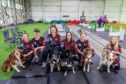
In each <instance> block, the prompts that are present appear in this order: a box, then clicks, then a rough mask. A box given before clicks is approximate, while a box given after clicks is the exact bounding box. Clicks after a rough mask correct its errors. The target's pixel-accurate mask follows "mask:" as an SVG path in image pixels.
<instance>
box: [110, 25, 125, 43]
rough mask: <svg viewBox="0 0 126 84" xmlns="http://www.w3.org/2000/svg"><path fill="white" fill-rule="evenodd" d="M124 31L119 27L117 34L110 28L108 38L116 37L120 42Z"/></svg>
mask: <svg viewBox="0 0 126 84" xmlns="http://www.w3.org/2000/svg"><path fill="white" fill-rule="evenodd" d="M124 35H125V30H124V29H123V28H122V27H120V30H119V31H118V32H113V31H112V27H111V28H110V32H109V36H117V37H119V40H120V41H123V40H124Z"/></svg>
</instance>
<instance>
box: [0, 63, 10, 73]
mask: <svg viewBox="0 0 126 84" xmlns="http://www.w3.org/2000/svg"><path fill="white" fill-rule="evenodd" d="M1 70H2V71H3V72H7V71H8V70H10V66H9V65H8V64H6V63H5V62H4V63H3V65H2V67H1Z"/></svg>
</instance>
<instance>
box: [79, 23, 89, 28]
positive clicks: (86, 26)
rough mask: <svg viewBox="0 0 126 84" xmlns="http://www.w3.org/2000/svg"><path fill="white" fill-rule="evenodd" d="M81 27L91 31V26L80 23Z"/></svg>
mask: <svg viewBox="0 0 126 84" xmlns="http://www.w3.org/2000/svg"><path fill="white" fill-rule="evenodd" d="M80 25H81V26H83V27H84V28H89V29H91V26H90V25H89V24H85V23H80Z"/></svg>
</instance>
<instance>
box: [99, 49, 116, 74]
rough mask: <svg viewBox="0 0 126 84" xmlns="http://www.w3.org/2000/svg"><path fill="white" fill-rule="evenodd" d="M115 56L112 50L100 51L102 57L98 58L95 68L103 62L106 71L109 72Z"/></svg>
mask: <svg viewBox="0 0 126 84" xmlns="http://www.w3.org/2000/svg"><path fill="white" fill-rule="evenodd" d="M116 57H117V55H116V54H115V52H114V51H109V50H106V49H104V50H103V53H102V58H101V60H100V63H99V66H98V67H97V69H98V70H99V69H100V67H101V66H102V65H103V64H104V65H107V72H108V73H111V71H110V66H111V65H112V63H113V62H114V61H115V59H116Z"/></svg>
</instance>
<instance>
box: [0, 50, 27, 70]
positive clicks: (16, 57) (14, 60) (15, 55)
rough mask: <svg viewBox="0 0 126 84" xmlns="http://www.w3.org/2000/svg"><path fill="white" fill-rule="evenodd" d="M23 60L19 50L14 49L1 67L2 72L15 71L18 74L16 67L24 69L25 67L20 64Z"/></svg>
mask: <svg viewBox="0 0 126 84" xmlns="http://www.w3.org/2000/svg"><path fill="white" fill-rule="evenodd" d="M23 59H24V57H23V54H22V53H21V50H20V49H14V50H13V51H12V52H11V53H10V55H9V56H8V58H7V59H6V60H5V61H4V63H3V65H2V71H4V72H9V71H10V70H11V69H14V70H16V71H17V72H20V70H19V69H18V66H21V67H23V68H25V66H24V65H23V64H22V60H23Z"/></svg>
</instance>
